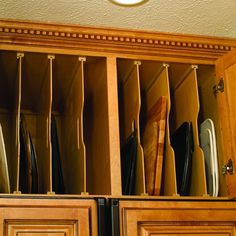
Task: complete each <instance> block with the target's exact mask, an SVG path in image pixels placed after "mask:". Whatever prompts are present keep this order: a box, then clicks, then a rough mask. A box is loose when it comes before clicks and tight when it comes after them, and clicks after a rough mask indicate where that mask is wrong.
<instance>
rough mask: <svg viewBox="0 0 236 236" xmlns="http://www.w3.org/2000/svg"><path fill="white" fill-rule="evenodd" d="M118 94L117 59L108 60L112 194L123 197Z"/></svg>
mask: <svg viewBox="0 0 236 236" xmlns="http://www.w3.org/2000/svg"><path fill="white" fill-rule="evenodd" d="M117 98H118V94H117V61H116V58H115V57H108V58H107V99H108V119H109V120H108V123H109V149H110V150H109V152H110V154H109V155H110V176H111V194H112V195H121V194H122V190H121V171H120V170H121V165H120V149H119V147H120V141H119V140H120V138H119V116H118V99H117Z"/></svg>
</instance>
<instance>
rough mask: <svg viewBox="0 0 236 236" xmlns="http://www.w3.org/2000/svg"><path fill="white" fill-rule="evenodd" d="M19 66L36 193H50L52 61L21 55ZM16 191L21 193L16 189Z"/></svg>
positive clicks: (44, 57)
mask: <svg viewBox="0 0 236 236" xmlns="http://www.w3.org/2000/svg"><path fill="white" fill-rule="evenodd" d="M22 64H23V65H22V67H23V73H22V81H21V85H22V86H21V104H20V108H21V109H20V110H21V114H22V115H24V118H25V121H26V124H27V128H28V130H29V132H30V135H31V137H32V142H33V145H34V147H35V151H36V156H37V164H38V180H39V183H38V184H39V188H38V193H47V192H51V190H52V188H51V142H50V118H51V102H52V101H51V99H52V60H51V59H50V56H48V55H47V54H40V53H25V54H24V59H23V63H22ZM21 145H22V144H21ZM20 171H21V170H20ZM19 190H20V191H21V188H20V186H19Z"/></svg>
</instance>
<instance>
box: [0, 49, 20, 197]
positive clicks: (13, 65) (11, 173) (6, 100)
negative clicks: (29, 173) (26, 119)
mask: <svg viewBox="0 0 236 236" xmlns="http://www.w3.org/2000/svg"><path fill="white" fill-rule="evenodd" d="M23 56H24V55H23V53H16V52H7V51H1V52H0V124H1V126H2V132H3V139H4V144H5V151H6V160H7V162H6V161H5V159H4V156H2V157H1V158H2V159H1V163H2V164H1V165H2V166H1V175H4V176H2V177H3V178H2V183H1V190H0V191H1V192H5V193H9V192H13V191H16V192H18V157H19V139H18V137H19V108H20V99H21V98H20V97H21V74H22V58H23ZM1 155H2V154H1ZM6 165H7V166H6ZM6 170H8V173H7V171H6ZM9 184H10V187H9Z"/></svg>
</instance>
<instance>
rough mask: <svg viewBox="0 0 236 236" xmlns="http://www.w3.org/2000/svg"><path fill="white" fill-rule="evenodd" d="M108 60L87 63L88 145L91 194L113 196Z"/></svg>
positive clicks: (87, 154)
mask: <svg viewBox="0 0 236 236" xmlns="http://www.w3.org/2000/svg"><path fill="white" fill-rule="evenodd" d="M107 73H108V68H107V59H106V58H102V57H87V58H86V63H84V128H83V133H84V142H85V147H86V172H87V173H88V174H87V178H86V185H87V192H88V193H89V194H105V195H110V194H111V173H110V158H111V157H110V155H109V151H110V150H109V149H110V142H109V141H110V140H109V115H108V114H109V113H108V86H107V84H108V81H107V78H108V74H107Z"/></svg>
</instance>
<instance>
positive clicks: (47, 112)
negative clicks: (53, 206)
mask: <svg viewBox="0 0 236 236" xmlns="http://www.w3.org/2000/svg"><path fill="white" fill-rule="evenodd" d="M54 59H55V56H54V55H48V60H49V70H48V78H45V90H46V92H47V95H48V97H47V95H46V99H45V101H44V104H42V105H43V117H44V120H45V121H46V135H45V141H46V149H45V152H46V153H47V154H46V158H48V159H49V166H48V170H47V171H46V173H44V176H45V177H46V179H45V180H46V189H47V193H48V194H53V190H52V144H51V114H52V80H53V60H54Z"/></svg>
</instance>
